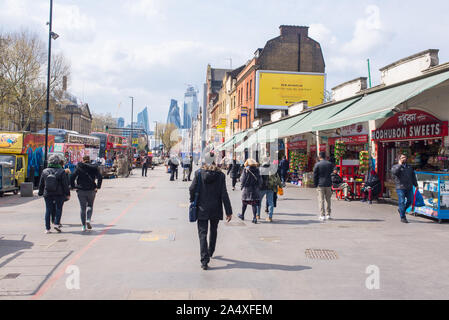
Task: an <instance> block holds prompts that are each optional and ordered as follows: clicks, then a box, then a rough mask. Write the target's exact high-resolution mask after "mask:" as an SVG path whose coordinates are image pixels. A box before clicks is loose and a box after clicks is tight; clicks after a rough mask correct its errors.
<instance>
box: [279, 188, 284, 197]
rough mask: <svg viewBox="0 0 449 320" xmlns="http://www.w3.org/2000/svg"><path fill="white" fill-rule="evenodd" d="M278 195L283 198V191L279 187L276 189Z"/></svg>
mask: <svg viewBox="0 0 449 320" xmlns="http://www.w3.org/2000/svg"><path fill="white" fill-rule="evenodd" d="M278 195H280V196H283V195H284V189H282V188H281V187H279V188H278Z"/></svg>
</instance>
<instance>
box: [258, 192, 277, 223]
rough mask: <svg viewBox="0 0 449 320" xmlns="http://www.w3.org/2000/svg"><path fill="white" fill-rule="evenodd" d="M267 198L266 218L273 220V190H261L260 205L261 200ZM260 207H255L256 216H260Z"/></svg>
mask: <svg viewBox="0 0 449 320" xmlns="http://www.w3.org/2000/svg"><path fill="white" fill-rule="evenodd" d="M265 195H266V196H267V201H268V216H269V217H270V218H273V211H274V201H273V198H274V191H273V190H261V191H260V203H261V204H262V199H263V197H264V196H265ZM261 207H262V205H260V206H258V207H257V215H258V216H260V209H261Z"/></svg>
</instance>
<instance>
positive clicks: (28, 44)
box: [0, 31, 70, 131]
mask: <svg viewBox="0 0 449 320" xmlns="http://www.w3.org/2000/svg"><path fill="white" fill-rule="evenodd" d="M0 39H1V40H0V89H1V94H0V106H1V110H2V111H3V112H4V114H2V117H5V118H6V119H7V120H8V121H9V122H10V123H12V124H13V125H14V127H15V128H17V129H18V130H19V131H23V130H26V129H27V128H28V127H29V125H30V122H31V121H32V120H33V119H36V118H40V117H42V115H43V114H44V110H45V101H46V100H45V97H46V92H47V91H46V80H47V79H46V76H45V75H46V70H47V68H46V66H47V63H46V60H47V52H46V50H45V45H44V43H43V42H42V41H41V40H40V39H39V37H38V36H37V35H36V34H34V33H31V32H29V31H20V32H12V33H5V34H0ZM69 74H70V66H69V63H68V62H67V60H66V59H65V57H64V56H63V55H62V54H55V55H53V56H52V65H51V70H50V93H51V96H52V97H53V98H52V100H53V102H54V100H55V98H56V97H55V95H54V93H55V92H56V91H57V90H58V89H60V88H61V86H62V78H63V76H68V75H69Z"/></svg>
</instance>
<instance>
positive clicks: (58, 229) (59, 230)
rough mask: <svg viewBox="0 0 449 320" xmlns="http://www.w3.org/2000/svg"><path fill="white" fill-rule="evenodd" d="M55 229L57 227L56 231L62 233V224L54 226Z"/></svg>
mask: <svg viewBox="0 0 449 320" xmlns="http://www.w3.org/2000/svg"><path fill="white" fill-rule="evenodd" d="M53 229H55V230H56V232H58V233H61V229H60V226H53Z"/></svg>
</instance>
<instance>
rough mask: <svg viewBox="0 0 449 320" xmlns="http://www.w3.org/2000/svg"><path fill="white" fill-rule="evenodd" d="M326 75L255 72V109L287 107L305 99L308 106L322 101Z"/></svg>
mask: <svg viewBox="0 0 449 320" xmlns="http://www.w3.org/2000/svg"><path fill="white" fill-rule="evenodd" d="M325 82H326V75H325V74H324V73H303V72H283V71H264V70H259V71H257V72H256V109H285V110H286V109H288V106H290V105H292V104H294V103H297V102H300V101H304V100H307V102H308V104H307V105H308V106H309V107H314V106H317V105H320V104H322V103H323V99H324V90H325Z"/></svg>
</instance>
